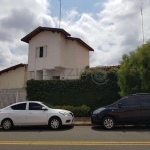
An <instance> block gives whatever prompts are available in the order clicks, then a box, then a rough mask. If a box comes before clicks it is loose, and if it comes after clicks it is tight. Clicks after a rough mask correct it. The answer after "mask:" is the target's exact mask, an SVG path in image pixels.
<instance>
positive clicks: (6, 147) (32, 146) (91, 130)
mask: <svg viewBox="0 0 150 150" xmlns="http://www.w3.org/2000/svg"><path fill="white" fill-rule="evenodd" d="M149 148H150V127H133V126H128V127H117V128H115V129H114V130H111V131H108V130H104V129H103V128H102V127H98V126H94V127H91V126H64V127H63V128H62V129H61V130H58V131H53V130H50V129H49V128H48V127H18V128H16V129H14V130H12V131H7V132H6V131H3V130H2V129H0V149H2V150H16V149H19V150H25V149H28V150H41V149H42V150H49V149H53V150H59V149H61V150H70V149H71V150H80V149H81V150H85V149H86V150H87V149H88V150H93V149H94V150H100V149H103V150H120V149H121V150H126V149H128V150H149Z"/></svg>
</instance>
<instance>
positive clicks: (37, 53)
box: [35, 47, 40, 58]
mask: <svg viewBox="0 0 150 150" xmlns="http://www.w3.org/2000/svg"><path fill="white" fill-rule="evenodd" d="M39 53H40V48H39V47H37V48H36V52H35V57H36V58H39Z"/></svg>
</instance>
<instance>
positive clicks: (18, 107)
mask: <svg viewBox="0 0 150 150" xmlns="http://www.w3.org/2000/svg"><path fill="white" fill-rule="evenodd" d="M11 108H12V109H13V110H26V103H21V104H16V105H13V106H11Z"/></svg>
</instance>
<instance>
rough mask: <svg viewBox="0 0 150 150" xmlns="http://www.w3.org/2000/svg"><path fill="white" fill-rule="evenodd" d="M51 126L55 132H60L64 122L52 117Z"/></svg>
mask: <svg viewBox="0 0 150 150" xmlns="http://www.w3.org/2000/svg"><path fill="white" fill-rule="evenodd" d="M49 126H50V128H51V129H53V130H58V129H60V128H61V126H62V122H61V120H60V118H58V117H52V118H51V119H50V121H49Z"/></svg>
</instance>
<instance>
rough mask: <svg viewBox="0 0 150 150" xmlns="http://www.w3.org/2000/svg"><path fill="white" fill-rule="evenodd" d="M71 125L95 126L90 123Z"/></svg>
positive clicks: (74, 124)
mask: <svg viewBox="0 0 150 150" xmlns="http://www.w3.org/2000/svg"><path fill="white" fill-rule="evenodd" d="M72 126H95V125H93V124H91V123H73V124H72Z"/></svg>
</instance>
